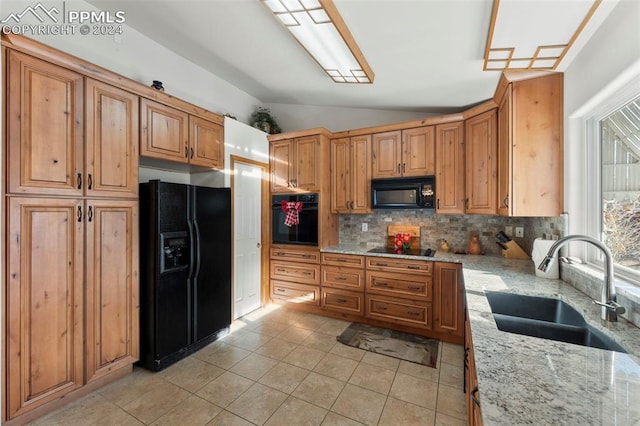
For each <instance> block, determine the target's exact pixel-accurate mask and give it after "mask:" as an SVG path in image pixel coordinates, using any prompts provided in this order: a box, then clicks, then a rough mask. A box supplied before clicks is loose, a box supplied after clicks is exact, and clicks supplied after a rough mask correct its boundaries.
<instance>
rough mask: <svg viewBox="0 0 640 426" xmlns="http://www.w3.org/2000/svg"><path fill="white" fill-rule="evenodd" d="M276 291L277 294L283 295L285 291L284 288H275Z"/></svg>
mask: <svg viewBox="0 0 640 426" xmlns="http://www.w3.org/2000/svg"><path fill="white" fill-rule="evenodd" d="M276 291H277V292H279V293H284V292H285V289H284V288H277V289H276Z"/></svg>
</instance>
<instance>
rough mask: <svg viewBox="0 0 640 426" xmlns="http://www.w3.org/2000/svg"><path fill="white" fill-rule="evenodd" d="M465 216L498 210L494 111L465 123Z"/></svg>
mask: <svg viewBox="0 0 640 426" xmlns="http://www.w3.org/2000/svg"><path fill="white" fill-rule="evenodd" d="M465 139H466V142H465V148H466V195H467V197H466V200H465V212H466V213H467V214H496V213H497V210H498V195H497V194H498V188H497V186H498V136H497V113H496V110H495V109H494V110H491V111H487V112H485V113H483V114H480V115H477V116H475V117H472V118H470V119H468V120H466V122H465Z"/></svg>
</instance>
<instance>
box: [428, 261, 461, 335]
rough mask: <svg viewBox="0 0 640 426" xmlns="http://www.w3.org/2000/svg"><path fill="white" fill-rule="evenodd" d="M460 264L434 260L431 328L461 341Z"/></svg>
mask: <svg viewBox="0 0 640 426" xmlns="http://www.w3.org/2000/svg"><path fill="white" fill-rule="evenodd" d="M462 290H463V284H462V265H461V264H459V263H448V262H434V267H433V301H434V302H433V330H434V331H436V332H439V333H444V334H448V335H450V336H453V340H454V341H455V342H456V343H460V344H461V343H462V341H463V331H464V315H463V311H464V303H463V291H462Z"/></svg>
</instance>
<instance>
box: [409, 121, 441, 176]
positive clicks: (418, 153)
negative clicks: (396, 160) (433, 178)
mask: <svg viewBox="0 0 640 426" xmlns="http://www.w3.org/2000/svg"><path fill="white" fill-rule="evenodd" d="M435 143H436V142H435V130H434V128H433V126H425V127H418V128H415V129H408V130H403V131H402V168H401V171H402V175H403V176H427V175H434V174H435V173H436V165H435V146H436V145H435Z"/></svg>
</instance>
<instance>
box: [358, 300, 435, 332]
mask: <svg viewBox="0 0 640 426" xmlns="http://www.w3.org/2000/svg"><path fill="white" fill-rule="evenodd" d="M365 302H366V305H365V316H366V317H367V318H372V319H376V320H382V321H387V322H391V323H395V324H400V325H406V326H410V327H417V328H424V329H429V330H430V329H431V328H432V320H431V317H432V312H431V311H432V306H431V303H428V302H422V301H417V300H410V299H400V298H395V297H387V296H379V295H375V294H371V295H370V294H367V295H365Z"/></svg>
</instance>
